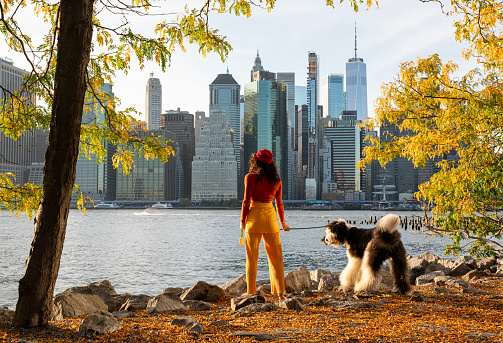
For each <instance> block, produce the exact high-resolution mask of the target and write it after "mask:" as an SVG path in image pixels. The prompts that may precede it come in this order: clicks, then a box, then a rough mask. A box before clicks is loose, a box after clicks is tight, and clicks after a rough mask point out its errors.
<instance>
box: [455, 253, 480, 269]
mask: <svg viewBox="0 0 503 343" xmlns="http://www.w3.org/2000/svg"><path fill="white" fill-rule="evenodd" d="M460 264H466V265H467V266H468V267H470V269H475V268H477V264H476V262H475V259H474V258H473V257H471V256H466V255H465V256H461V257H459V258H458V259H457V260H456V261H454V268H456V267H457V266H458V265H460Z"/></svg>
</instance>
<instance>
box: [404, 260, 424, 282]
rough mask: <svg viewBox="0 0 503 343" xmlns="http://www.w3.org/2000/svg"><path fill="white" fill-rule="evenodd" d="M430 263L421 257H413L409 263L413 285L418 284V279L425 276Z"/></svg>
mask: <svg viewBox="0 0 503 343" xmlns="http://www.w3.org/2000/svg"><path fill="white" fill-rule="evenodd" d="M427 265H428V262H427V261H426V260H424V259H422V258H419V257H413V258H411V259H409V260H408V261H407V266H408V268H409V282H410V283H411V284H415V283H416V278H417V277H418V276H420V275H423V274H424V271H425V269H426V266H427Z"/></svg>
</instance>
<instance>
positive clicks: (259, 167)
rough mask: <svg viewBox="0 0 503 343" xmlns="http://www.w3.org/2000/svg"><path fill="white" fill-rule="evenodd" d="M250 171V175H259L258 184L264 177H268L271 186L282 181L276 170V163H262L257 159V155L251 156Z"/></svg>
mask: <svg viewBox="0 0 503 343" xmlns="http://www.w3.org/2000/svg"><path fill="white" fill-rule="evenodd" d="M249 163H250V170H249V173H253V174H257V175H258V178H257V183H258V182H260V180H261V179H262V177H264V176H265V177H266V178H267V180H268V181H269V183H270V184H271V185H275V184H277V183H278V182H279V181H280V178H279V175H278V169H277V168H276V163H274V161H272V162H271V163H269V164H267V163H264V162H262V161H261V160H259V159H258V158H257V154H255V153H254V154H251V156H250V162H249Z"/></svg>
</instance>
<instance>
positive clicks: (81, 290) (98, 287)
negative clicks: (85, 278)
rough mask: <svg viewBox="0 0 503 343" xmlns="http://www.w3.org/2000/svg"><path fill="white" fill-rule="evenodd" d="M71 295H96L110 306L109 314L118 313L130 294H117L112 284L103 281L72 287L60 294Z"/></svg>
mask: <svg viewBox="0 0 503 343" xmlns="http://www.w3.org/2000/svg"><path fill="white" fill-rule="evenodd" d="M70 293H78V294H94V295H97V296H98V297H100V298H101V300H103V302H104V303H105V304H106V305H107V306H108V312H113V311H117V310H119V309H120V308H121V306H122V305H123V304H124V303H125V302H126V300H127V299H129V297H131V295H130V294H128V293H125V294H117V292H116V291H115V289H114V288H113V286H112V284H111V283H110V281H108V280H101V281H97V282H91V283H90V284H88V285H87V286H83V287H81V286H79V287H72V288H68V289H66V290H65V291H64V292H63V293H60V294H70Z"/></svg>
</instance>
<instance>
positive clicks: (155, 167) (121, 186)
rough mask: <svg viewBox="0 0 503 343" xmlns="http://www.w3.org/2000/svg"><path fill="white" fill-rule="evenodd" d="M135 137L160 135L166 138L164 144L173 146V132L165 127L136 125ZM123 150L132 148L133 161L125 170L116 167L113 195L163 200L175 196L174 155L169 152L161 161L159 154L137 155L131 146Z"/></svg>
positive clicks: (138, 199)
mask: <svg viewBox="0 0 503 343" xmlns="http://www.w3.org/2000/svg"><path fill="white" fill-rule="evenodd" d="M136 135H138V138H140V139H141V137H142V136H145V135H150V136H162V137H163V139H164V140H166V141H167V140H170V141H171V142H167V145H171V146H172V147H173V148H174V144H175V143H174V141H175V135H174V134H173V133H172V132H170V131H168V130H153V131H144V130H143V129H138V130H137V132H136ZM127 150H129V151H133V152H134V161H135V163H134V165H133V166H132V168H131V170H130V172H129V174H124V172H123V171H122V170H121V169H122V166H120V167H119V170H118V171H117V194H116V199H117V200H121V201H125V200H130V201H166V200H176V199H177V198H176V196H175V164H176V161H175V157H174V156H171V157H170V158H169V160H168V162H166V163H164V162H162V160H161V159H160V158H154V159H146V158H145V157H144V156H142V157H140V156H139V152H138V150H137V149H135V148H134V147H133V146H129V147H127Z"/></svg>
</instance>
